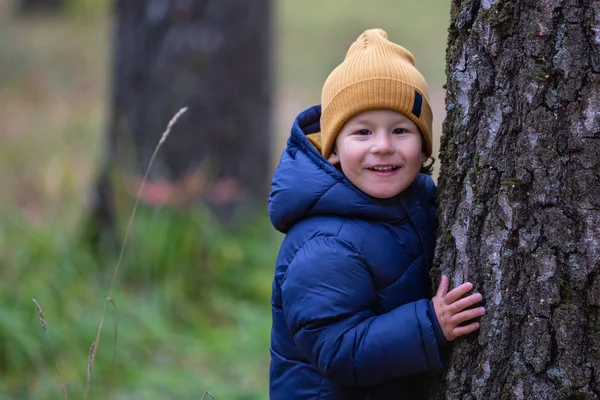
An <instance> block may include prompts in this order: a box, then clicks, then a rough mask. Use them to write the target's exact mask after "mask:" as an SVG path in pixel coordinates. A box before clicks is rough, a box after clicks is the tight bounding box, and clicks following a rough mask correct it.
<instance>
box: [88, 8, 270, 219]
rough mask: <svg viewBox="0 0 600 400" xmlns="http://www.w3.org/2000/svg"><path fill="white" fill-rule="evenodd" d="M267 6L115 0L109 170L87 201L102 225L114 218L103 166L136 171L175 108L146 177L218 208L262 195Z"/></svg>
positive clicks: (267, 72) (265, 190)
mask: <svg viewBox="0 0 600 400" xmlns="http://www.w3.org/2000/svg"><path fill="white" fill-rule="evenodd" d="M270 8H271V7H270V1H269V0H257V1H252V2H240V1H235V0H219V1H209V0H194V1H189V0H164V1H150V0H119V1H116V30H115V37H114V64H113V88H114V92H113V96H114V97H113V108H112V118H111V123H110V127H109V142H110V146H109V147H110V150H109V154H108V155H107V158H108V160H109V162H108V167H109V168H107V170H106V171H104V173H103V175H102V177H101V178H100V183H99V185H98V190H97V196H96V197H95V200H96V201H95V207H94V215H95V216H96V220H97V221H99V222H100V224H102V223H103V222H102V221H110V220H112V216H114V212H113V210H112V204H111V198H112V197H113V195H112V193H111V183H110V179H109V177H110V167H112V166H114V165H118V166H123V165H126V166H128V168H129V169H133V170H134V171H135V172H137V173H138V174H142V173H143V171H144V170H145V168H146V166H147V164H148V161H149V160H150V157H151V155H152V152H153V150H154V148H155V146H156V144H157V142H158V140H159V138H160V136H161V134H162V132H163V131H164V130H165V128H166V126H167V123H168V122H169V120H170V119H171V117H172V116H173V115H174V114H175V113H176V112H177V111H178V110H179V109H180V108H181V107H183V106H188V111H187V113H185V114H184V115H183V116H182V117H181V118H180V119H179V122H178V123H177V124H176V125H175V126H174V128H173V130H172V131H171V134H170V137H169V140H167V142H166V143H165V145H164V146H163V148H162V149H161V152H160V153H159V155H160V157H159V158H160V159H159V161H158V162H157V163H156V164H155V166H154V167H153V173H152V177H153V179H157V177H160V178H164V179H166V180H168V181H169V182H171V183H172V186H170V188H171V189H173V188H176V189H178V190H179V191H180V192H185V193H183V195H182V196H184V197H185V196H188V197H194V195H196V194H197V195H198V196H196V197H201V198H204V199H205V200H207V201H208V202H209V203H211V204H212V205H213V206H214V207H215V208H217V209H222V207H225V208H226V209H227V210H230V208H229V206H231V205H232V204H236V205H239V204H242V203H243V204H247V203H248V202H252V201H264V200H265V198H266V195H267V193H268V183H269V182H268V172H269V160H270V158H269V147H270V146H269V144H270V118H269V107H270V102H269V101H270V89H271V87H270V75H271V71H270V70H271V66H270V27H271V25H270V24H271V21H270ZM198 171H200V172H198ZM164 188H165V187H163V189H164ZM165 190H166V189H165ZM173 190H175V189H173ZM180 195H181V193H180ZM188 200H189V199H188Z"/></svg>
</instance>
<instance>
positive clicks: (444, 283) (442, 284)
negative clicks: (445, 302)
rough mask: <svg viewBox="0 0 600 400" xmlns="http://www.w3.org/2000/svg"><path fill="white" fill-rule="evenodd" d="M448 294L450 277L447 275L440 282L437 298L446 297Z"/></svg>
mask: <svg viewBox="0 0 600 400" xmlns="http://www.w3.org/2000/svg"><path fill="white" fill-rule="evenodd" d="M446 293H448V277H447V276H446V275H442V281H441V282H440V286H439V287H438V290H437V294H436V296H438V297H444V296H445V295H446Z"/></svg>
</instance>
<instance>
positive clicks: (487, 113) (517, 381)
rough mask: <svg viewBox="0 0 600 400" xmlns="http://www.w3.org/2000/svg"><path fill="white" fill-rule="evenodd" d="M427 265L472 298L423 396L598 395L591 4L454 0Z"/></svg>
mask: <svg viewBox="0 0 600 400" xmlns="http://www.w3.org/2000/svg"><path fill="white" fill-rule="evenodd" d="M451 14H452V15H451V26H450V30H449V39H448V50H447V77H448V80H447V98H446V104H447V111H448V114H447V119H446V121H445V122H444V127H443V130H444V133H443V137H442V143H441V153H440V159H441V163H442V167H441V174H440V178H439V200H440V205H441V207H440V211H439V217H440V230H439V235H438V247H437V252H436V262H435V265H436V266H435V268H436V269H437V271H436V272H435V273H436V274H437V273H439V272H443V273H445V274H448V275H449V277H450V280H451V282H453V284H454V285H458V284H459V283H461V282H463V281H464V280H469V281H471V282H473V283H474V287H475V290H477V291H480V292H481V293H482V294H483V296H484V299H485V301H486V308H487V315H486V316H484V317H483V318H482V319H481V329H480V331H478V333H475V334H472V335H470V337H467V338H464V339H459V340H457V341H456V343H455V344H454V345H453V350H452V354H451V355H449V358H448V368H447V370H446V372H445V373H444V375H443V379H442V380H441V382H438V384H437V386H436V387H435V388H434V390H433V394H432V395H431V397H430V398H431V399H478V400H494V399H548V400H550V399H553V400H554V399H597V398H599V397H600V316H599V312H598V310H599V307H600V262H599V259H600V156H599V154H600V114H599V110H600V75H599V74H600V2H597V1H592V0H562V1H561V0H513V1H501V0H500V1H493V0H481V1H480V0H463V1H458V0H455V1H454V2H453V4H452V11H451Z"/></svg>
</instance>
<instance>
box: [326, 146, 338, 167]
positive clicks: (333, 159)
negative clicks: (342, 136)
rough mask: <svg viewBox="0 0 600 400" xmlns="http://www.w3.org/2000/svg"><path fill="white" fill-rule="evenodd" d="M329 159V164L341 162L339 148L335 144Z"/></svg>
mask: <svg viewBox="0 0 600 400" xmlns="http://www.w3.org/2000/svg"><path fill="white" fill-rule="evenodd" d="M327 161H329V164H331V165H336V164H338V163H339V162H340V156H338V153H337V149H336V147H335V146H334V147H333V149H331V154H329V157H327Z"/></svg>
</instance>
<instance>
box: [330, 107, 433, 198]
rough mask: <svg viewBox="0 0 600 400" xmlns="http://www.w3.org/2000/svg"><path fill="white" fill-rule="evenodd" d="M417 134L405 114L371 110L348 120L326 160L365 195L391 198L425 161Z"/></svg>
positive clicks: (401, 189) (414, 175)
mask: <svg viewBox="0 0 600 400" xmlns="http://www.w3.org/2000/svg"><path fill="white" fill-rule="evenodd" d="M422 147H423V143H422V138H421V133H420V132H419V129H418V128H417V126H416V125H415V124H414V123H413V122H412V121H411V120H410V119H409V118H408V117H406V116H405V115H403V114H401V113H398V112H395V111H390V110H371V111H365V112H362V113H360V114H357V115H355V116H354V117H353V118H351V119H350V120H348V122H346V124H345V125H344V126H343V128H342V130H341V131H340V133H339V134H338V136H337V139H336V141H335V145H334V149H333V151H332V153H331V155H330V156H329V157H328V159H327V160H328V161H329V162H330V163H331V164H333V165H337V164H339V166H340V167H341V170H342V172H343V173H344V175H346V177H347V178H348V180H350V182H352V183H353V184H354V185H355V186H356V187H358V188H359V189H360V190H362V191H363V192H365V193H366V194H368V195H370V196H373V197H377V198H381V199H386V198H390V197H393V196H395V195H397V194H399V193H401V192H402V191H403V190H405V189H406V188H407V187H409V186H410V184H411V183H412V182H413V181H414V180H415V178H416V177H417V175H418V174H419V171H420V170H421V165H422V164H423V162H425V161H426V157H425V155H424V154H423V151H422Z"/></svg>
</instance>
